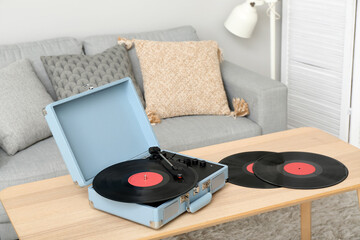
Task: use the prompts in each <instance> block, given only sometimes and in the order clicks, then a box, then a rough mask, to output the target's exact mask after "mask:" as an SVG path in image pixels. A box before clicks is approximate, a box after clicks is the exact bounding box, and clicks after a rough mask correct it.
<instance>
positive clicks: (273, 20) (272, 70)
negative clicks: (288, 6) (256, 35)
mask: <svg viewBox="0 0 360 240" xmlns="http://www.w3.org/2000/svg"><path fill="white" fill-rule="evenodd" d="M265 2H266V3H268V4H269V8H268V10H267V13H268V15H269V17H270V77H271V79H273V80H276V20H277V19H279V17H280V16H279V14H278V13H277V12H276V9H275V7H276V3H277V2H278V0H265Z"/></svg>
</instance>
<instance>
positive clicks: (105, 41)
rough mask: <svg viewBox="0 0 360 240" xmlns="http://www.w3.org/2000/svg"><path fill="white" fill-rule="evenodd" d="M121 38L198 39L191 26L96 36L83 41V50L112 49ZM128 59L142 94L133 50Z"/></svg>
mask: <svg viewBox="0 0 360 240" xmlns="http://www.w3.org/2000/svg"><path fill="white" fill-rule="evenodd" d="M119 36H121V37H123V38H127V39H143V40H152V41H170V42H176V41H198V40H199V38H198V36H197V34H196V31H195V29H194V28H193V27H191V26H183V27H178V28H172V29H167V30H159V31H151V32H142V33H128V34H120V33H119V34H112V35H98V36H91V37H87V38H85V39H84V50H85V54H86V55H94V54H97V53H100V52H102V51H104V50H105V49H108V48H110V47H113V46H115V45H116V44H117V40H118V37H119ZM129 57H130V61H131V64H132V67H133V71H134V75H135V79H136V81H137V83H138V84H139V87H140V89H141V91H142V93H143V94H144V88H143V80H142V73H141V69H140V63H139V59H138V58H137V55H136V51H135V48H132V49H130V50H129Z"/></svg>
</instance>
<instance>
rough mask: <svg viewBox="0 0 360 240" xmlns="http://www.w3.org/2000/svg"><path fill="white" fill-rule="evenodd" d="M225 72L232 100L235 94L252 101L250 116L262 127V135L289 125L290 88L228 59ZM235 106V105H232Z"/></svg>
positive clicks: (224, 64) (225, 81)
mask: <svg viewBox="0 0 360 240" xmlns="http://www.w3.org/2000/svg"><path fill="white" fill-rule="evenodd" d="M221 74H222V77H223V81H224V87H225V91H226V94H227V97H228V100H229V103H231V101H232V99H233V98H234V97H239V98H244V99H245V101H246V102H247V103H248V104H249V110H250V114H249V116H248V118H249V119H251V120H252V121H254V122H256V123H257V124H258V125H260V126H261V128H262V134H266V133H271V132H276V131H282V130H285V129H286V128H287V87H286V86H285V85H284V84H282V83H280V82H278V81H274V80H271V79H270V78H267V77H263V76H261V75H259V74H257V73H254V72H251V71H249V70H246V69H244V68H242V67H240V66H238V65H235V64H233V63H230V62H228V61H224V62H222V63H221ZM230 105H232V104H230Z"/></svg>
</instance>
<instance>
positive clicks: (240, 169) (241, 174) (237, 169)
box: [220, 151, 278, 188]
mask: <svg viewBox="0 0 360 240" xmlns="http://www.w3.org/2000/svg"><path fill="white" fill-rule="evenodd" d="M272 153H274V152H264V151H257V152H243V153H237V154H234V155H231V156H228V157H226V158H224V159H223V160H221V161H220V163H222V164H225V165H228V167H229V178H228V182H230V183H232V184H236V185H239V186H244V187H251V188H278V186H275V185H273V184H269V183H267V182H264V181H262V180H261V179H259V178H257V177H256V176H255V175H254V172H253V165H254V163H255V161H256V160H258V159H260V158H261V157H263V156H265V155H268V154H272Z"/></svg>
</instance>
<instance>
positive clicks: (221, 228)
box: [167, 191, 360, 240]
mask: <svg viewBox="0 0 360 240" xmlns="http://www.w3.org/2000/svg"><path fill="white" fill-rule="evenodd" d="M204 210H206V208H205V209H204ZM195 239H206V240H210V239H221V240H223V239H229V240H231V239H242V240H250V239H251V240H253V239H256V240H258V239H271V240H272V239H274V240H276V239H294V240H295V239H300V213H299V207H298V206H295V207H289V208H284V209H280V210H276V211H272V212H268V213H263V214H260V215H257V216H253V217H248V218H244V219H240V220H237V221H234V222H230V223H224V224H221V225H217V226H214V227H210V228H206V229H202V230H197V231H194V232H190V233H186V234H182V235H178V236H175V237H171V238H167V240H195ZM312 239H314V240H316V239H319V240H320V239H321V240H322V239H324V240H333V239H334V240H335V239H336V240H340V239H342V240H345V239H346V240H347V239H349V240H350V239H351V240H360V209H359V203H358V198H357V193H356V191H353V192H348V193H344V194H339V195H335V196H331V197H327V198H324V199H320V200H317V201H314V202H313V205H312Z"/></svg>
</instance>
